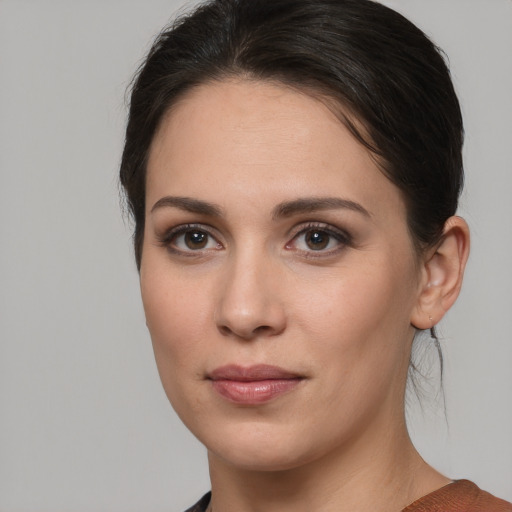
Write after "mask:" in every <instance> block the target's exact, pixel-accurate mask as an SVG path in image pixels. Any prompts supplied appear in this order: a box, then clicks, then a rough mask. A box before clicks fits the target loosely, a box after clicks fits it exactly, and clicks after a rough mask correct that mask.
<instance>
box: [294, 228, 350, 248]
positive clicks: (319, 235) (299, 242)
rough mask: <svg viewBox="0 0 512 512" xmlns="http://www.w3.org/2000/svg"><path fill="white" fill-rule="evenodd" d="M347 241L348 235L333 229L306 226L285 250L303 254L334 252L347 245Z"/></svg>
mask: <svg viewBox="0 0 512 512" xmlns="http://www.w3.org/2000/svg"><path fill="white" fill-rule="evenodd" d="M349 241H350V239H349V236H348V235H346V234H344V233H343V232H341V231H338V230H335V229H334V228H330V227H327V226H306V228H304V229H302V230H301V231H299V233H297V234H296V235H295V236H294V237H293V239H292V240H291V242H289V243H288V244H287V245H286V248H287V249H296V250H299V251H304V252H312V251H313V252H334V251H336V249H339V248H340V247H342V246H345V245H348V244H349Z"/></svg>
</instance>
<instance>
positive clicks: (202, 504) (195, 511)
mask: <svg viewBox="0 0 512 512" xmlns="http://www.w3.org/2000/svg"><path fill="white" fill-rule="evenodd" d="M211 495H212V493H211V492H208V493H206V494H205V495H204V496H203V497H202V498H201V499H200V500H199V501H198V502H197V503H196V504H195V505H192V506H191V507H190V508H187V510H185V512H205V511H206V509H207V508H208V504H209V503H210V498H211Z"/></svg>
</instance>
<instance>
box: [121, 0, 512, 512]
mask: <svg viewBox="0 0 512 512" xmlns="http://www.w3.org/2000/svg"><path fill="white" fill-rule="evenodd" d="M462 140H463V128H462V120H461V115H460V108H459V104H458V101H457V98H456V95H455V93H454V90H453V86H452V83H451V80H450V76H449V72H448V70H447V68H446V65H445V63H444V61H443V59H442V57H441V56H440V55H439V52H438V51H437V49H436V48H435V46H434V45H433V44H432V43H431V42H430V41H429V40H428V39H427V38H426V37H425V36H424V34H423V33H422V32H421V31H420V30H419V29H417V28H416V27H414V26H413V25H412V24H411V23H410V22H408V21H407V20H405V19H404V18H403V17H401V16H400V15H398V14H397V13H395V12H394V11H392V10H390V9H388V8H385V7H384V6H382V5H380V4H377V3H373V2H370V1H367V0H364V1H362V0H336V1H334V0H320V1H316V0H315V1H312V0H272V1H270V0H238V1H236V0H217V1H212V2H209V3H207V4H205V5H204V6H203V7H200V8H199V9H197V10H196V11H195V12H194V13H192V14H190V15H189V16H187V17H185V18H183V19H182V20H181V21H179V22H178V23H177V24H176V25H175V26H173V27H171V28H170V29H169V30H167V31H165V32H163V33H162V34H161V35H160V36H159V38H158V39H157V41H156V42H155V44H154V46H153V48H152V50H151V51H150V53H149V55H148V57H147V59H146V61H145V63H144V65H143V66H142V68H141V70H140V72H139V74H138V76H137V79H136V81H135V82H134V86H133V91H132V98H131V107H130V117H129V122H128V127H127V132H126V143H125V150H124V153H123V160H122V164H121V182H122V185H123V187H124V189H125V191H126V194H127V199H128V203H129V206H130V208H131V211H132V213H133V217H134V219H135V234H134V242H135V255H136V261H137V265H138V268H139V270H140V281H141V291H142V298H143V303H144V308H145V312H146V320H147V325H148V328H149V330H150V333H151V337H152V340H153V346H154V351H155V356H156V361H157V366H158V369H159V372H160V376H161V379H162V383H163V385H164V388H165V391H166V393H167V396H168V397H169V400H170V402H171V403H172V405H173V407H174V408H175V410H176V412H177V413H178V414H179V416H180V417H181V419H182V420H183V421H184V423H185V424H186V425H187V426H188V428H189V429H190V430H191V431H192V433H193V434H194V435H196V436H197V437H198V439H199V440H200V441H201V442H203V443H204V445H205V446H206V447H207V449H208V458H209V466H210V475H211V481H212V493H211V495H210V494H208V495H206V496H205V497H204V498H203V499H202V500H201V501H200V502H199V503H198V504H197V505H196V506H194V507H192V508H191V509H190V510H193V511H204V510H209V511H212V510H214V511H215V512H225V511H240V512H244V511H252V510H265V511H274V510H275V511H287V510H294V511H296V510H308V511H311V510H314V511H319V512H322V511H331V510H336V511H345V510H346V511H354V510H360V511H365V510H381V511H388V510H389V511H398V510H403V509H406V510H408V511H413V510H444V511H448V510H468V511H469V510H472V511H473V510H474V511H477V510H485V511H491V510H496V511H498V510H512V505H510V504H507V503H506V502H504V501H502V500H499V499H497V498H494V497H492V496H491V495H489V494H487V493H485V492H483V491H480V490H479V489H478V488H477V487H476V486H475V485H474V484H472V483H470V482H468V481H457V482H452V481H451V480H450V479H449V478H447V477H446V476H444V475H442V474H440V473H438V472H437V471H436V470H435V469H434V468H432V467H430V466H429V465H428V464H426V463H425V462H424V461H423V459H422V458H421V456H420V455H419V454H418V452H417V451H416V450H415V448H414V446H413V445H412V443H411V441H410V439H409V436H408V433H407V427H406V424H405V419H404V394H405V386H406V381H407V375H408V373H409V365H410V354H411V345H412V342H413V339H414V337H415V334H416V333H417V332H418V331H423V330H430V331H431V336H432V341H433V343H437V339H436V337H435V330H434V326H435V325H436V324H437V323H438V322H439V321H440V320H441V318H442V317H443V315H444V314H445V313H446V311H447V310H448V309H449V308H450V307H451V306H452V304H453V303H454V301H455V300H456V298H457V295H458V293H459V290H460V287H461V284H462V276H463V273H464V267H465V263H466V260H467V257H468V251H469V232H468V227H467V225H466V223H465V222H464V220H463V219H461V218H460V217H457V216H455V212H456V209H457V202H458V197H459V194H460V190H461V187H462V179H463V175H462V158H461V149H462Z"/></svg>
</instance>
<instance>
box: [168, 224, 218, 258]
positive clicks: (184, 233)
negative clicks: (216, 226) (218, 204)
mask: <svg viewBox="0 0 512 512" xmlns="http://www.w3.org/2000/svg"><path fill="white" fill-rule="evenodd" d="M161 243H162V245H163V246H165V247H167V249H168V250H169V251H171V252H175V253H183V254H185V253H189V254H191V253H193V252H200V251H209V250H211V249H222V244H221V243H219V241H218V240H217V239H216V238H215V237H214V236H213V235H212V234H210V233H209V232H208V231H207V230H206V229H201V228H196V227H195V226H190V225H183V226H178V227H176V228H175V229H173V230H171V231H170V232H169V233H167V234H166V235H165V236H164V237H162V240H161Z"/></svg>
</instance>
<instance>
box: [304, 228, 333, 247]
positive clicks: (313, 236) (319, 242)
mask: <svg viewBox="0 0 512 512" xmlns="http://www.w3.org/2000/svg"><path fill="white" fill-rule="evenodd" d="M306 243H307V245H308V247H309V248H310V249H313V250H314V251H319V250H321V249H325V248H326V247H327V244H328V243H329V235H328V234H327V233H324V232H322V231H310V232H309V234H308V237H307V241H306Z"/></svg>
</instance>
